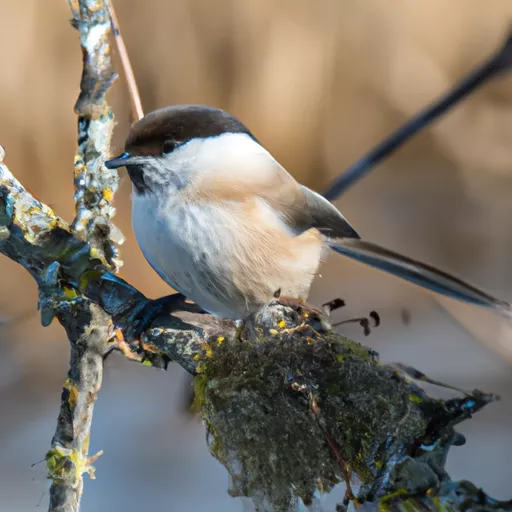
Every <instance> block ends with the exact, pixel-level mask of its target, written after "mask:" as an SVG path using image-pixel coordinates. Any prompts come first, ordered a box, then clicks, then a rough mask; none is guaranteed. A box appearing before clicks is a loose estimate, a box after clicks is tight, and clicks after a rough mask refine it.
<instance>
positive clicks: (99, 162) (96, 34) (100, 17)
mask: <svg viewBox="0 0 512 512" xmlns="http://www.w3.org/2000/svg"><path fill="white" fill-rule="evenodd" d="M69 3H70V6H71V9H72V12H73V20H72V23H73V25H74V26H75V27H76V28H77V29H78V30H79V32H80V44H81V47H82V56H83V68H82V79H81V82H80V95H79V97H78V100H77V102H76V105H75V112H76V113H77V115H78V148H77V152H76V156H75V170H74V182H75V196H74V199H75V203H76V218H75V220H74V222H73V224H72V226H71V232H72V233H73V234H74V235H75V236H76V237H77V238H78V239H80V240H84V241H87V243H88V246H87V249H86V250H87V252H88V253H89V254H91V256H94V257H95V258H96V259H98V260H100V261H101V262H102V264H103V265H105V266H106V267H107V268H109V269H111V270H113V271H116V270H117V269H118V267H119V266H120V261H119V259H118V257H117V256H118V255H117V247H116V244H117V243H121V242H122V235H121V233H120V232H119V231H118V230H117V228H116V227H115V226H114V225H113V224H112V221H111V218H112V217H113V216H114V213H115V209H114V208H113V206H112V205H111V202H112V199H113V196H114V192H115V190H116V189H117V183H118V175H117V173H115V172H110V171H108V170H107V169H106V168H105V167H104V165H103V162H104V156H105V154H106V153H107V151H108V149H109V147H110V139H111V135H112V129H113V126H114V120H113V115H112V112H111V110H110V107H109V106H108V104H107V101H106V93H107V91H108V90H109V89H110V86H111V85H112V83H113V81H114V79H115V75H114V74H113V72H112V64H111V57H110V45H109V40H108V38H109V34H110V19H109V12H108V9H107V6H106V4H105V3H104V2H103V1H93V0H78V1H74V0H71V1H70V2H69ZM17 190H18V191H20V190H21V189H20V188H19V187H18V188H17ZM11 206H12V208H13V211H19V212H20V213H21V212H22V211H23V208H19V207H20V206H21V204H20V203H19V202H18V203H17V204H16V203H14V204H12V205H11ZM43 210H44V208H43ZM25 214H29V213H28V212H25ZM46 214H47V215H52V214H53V212H51V211H47V212H46ZM29 215H30V214H29ZM12 227H14V226H13V225H11V228H12ZM54 227H57V229H60V230H64V229H67V226H65V225H64V223H62V222H61V221H59V220H56V221H55V225H54ZM43 232H44V229H43ZM68 234H69V231H68ZM62 248H63V249H64V251H66V248H65V247H62ZM39 270H40V271H39V272H37V273H36V274H34V275H35V277H37V280H38V283H39V297H40V300H39V307H40V310H41V319H42V321H43V324H47V323H49V322H50V321H51V319H52V318H53V316H54V315H56V316H57V317H58V319H59V321H60V322H61V324H62V325H63V327H64V328H65V329H66V332H67V334H68V338H69V341H70V344H71V358H70V364H69V372H68V378H67V380H66V382H65V383H64V389H63V392H62V397H61V407H60V413H59V419H58V422H57V428H56V430H55V435H54V436H53V439H52V443H51V446H52V447H51V449H50V451H49V452H48V454H47V456H46V460H47V466H48V470H49V477H50V478H51V479H52V485H51V487H50V505H49V509H50V510H51V511H59V512H74V511H78V509H79V505H80V499H81V495H82V488H83V477H82V475H83V473H84V472H87V473H89V474H90V475H91V477H92V476H93V474H94V470H93V468H92V462H93V460H94V459H95V458H96V457H97V456H94V457H89V439H90V434H91V425H92V417H93V410H94V402H95V400H96V397H97V393H98V391H99V389H100V386H101V380H102V375H103V358H104V357H105V355H106V354H107V353H108V352H109V350H110V347H109V346H108V342H109V340H110V339H111V338H112V333H113V325H112V319H111V318H110V317H109V315H108V313H106V312H105V311H104V310H103V309H101V307H99V306H98V305H97V304H94V303H92V302H91V301H90V300H88V299H87V298H85V297H84V296H83V295H82V294H80V293H78V292H77V291H76V290H73V289H71V288H69V287H67V286H62V285H61V282H60V278H61V275H60V265H59V262H58V260H57V259H56V258H53V261H52V262H51V263H50V264H49V265H48V266H47V267H43V268H42V269H39Z"/></svg>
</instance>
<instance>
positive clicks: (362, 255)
mask: <svg viewBox="0 0 512 512" xmlns="http://www.w3.org/2000/svg"><path fill="white" fill-rule="evenodd" d="M329 247H330V248H331V249H332V250H333V251H336V252H338V253H340V254H343V255H344V256H348V257H349V258H352V259H354V260H357V261H360V262H362V263H366V264H367V265H370V266H371V267H375V268H378V269H380V270H383V271H384V272H388V273H390V274H392V275H394V276H397V277H400V278H402V279H405V280H406V281H410V282H411V283H414V284H417V285H419V286H421V287H423V288H426V289H428V290H432V291H434V292H436V293H439V294H441V295H446V296H447V297H451V298H453V299H457V300H460V301H462V302H468V303H470V304H476V305H478V306H483V307H486V308H489V309H492V310H494V311H496V312H497V313H499V314H501V315H503V316H505V317H508V318H509V319H510V318H512V306H511V305H510V304H509V303H508V302H505V301H502V300H499V299H496V298H494V297H492V296H491V295H488V294H487V293H485V292H482V291H481V290H479V289H478V288H475V287H474V286H471V285H470V284H468V283H465V282H464V281H462V280H460V279H458V278H456V277H453V276H451V275H450V274H447V273H446V272H443V271H441V270H438V269H436V268H434V267H431V266H430V265H426V264H425V263H421V262H419V261H416V260H413V259H411V258H408V257H407V256H402V255H401V254H398V253H396V252H393V251H390V250H389V249H385V248H384V247H380V246H379V245H376V244H373V243H371V242H366V241H365V240H358V239H354V238H337V239H334V240H333V239H331V240H329Z"/></svg>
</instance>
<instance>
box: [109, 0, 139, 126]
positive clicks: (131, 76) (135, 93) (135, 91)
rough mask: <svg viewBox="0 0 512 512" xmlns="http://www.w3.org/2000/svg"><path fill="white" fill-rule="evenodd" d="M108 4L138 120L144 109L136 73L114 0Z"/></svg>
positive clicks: (133, 109)
mask: <svg viewBox="0 0 512 512" xmlns="http://www.w3.org/2000/svg"><path fill="white" fill-rule="evenodd" d="M107 5H108V9H109V12H110V20H111V23H112V32H113V34H114V38H115V41H116V46H117V53H118V54H119V58H120V59H121V65H122V66H123V70H124V75H125V78H126V84H127V85H128V92H129V94H130V101H131V104H132V121H138V120H139V119H142V118H143V117H144V110H143V108H142V102H141V99H140V94H139V88H138V87H137V81H136V80H135V73H134V72H133V68H132V64H131V62H130V57H129V56H128V51H127V50H126V46H125V44H124V39H123V35H122V34H121V28H120V26H119V21H118V19H117V14H116V11H115V9H114V0H108V1H107Z"/></svg>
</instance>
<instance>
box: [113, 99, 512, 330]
mask: <svg viewBox="0 0 512 512" xmlns="http://www.w3.org/2000/svg"><path fill="white" fill-rule="evenodd" d="M105 165H106V167H107V168H109V169H115V168H119V167H123V166H124V167H126V169H127V171H128V174H129V176H130V179H131V181H132V185H133V197H132V201H133V205H132V206H133V208H132V223H133V229H134V232H135V236H136V238H137V242H138V244H139V246H140V248H141V250H142V252H143V254H144V256H145V258H146V259H147V261H148V262H149V264H150V265H151V266H152V267H153V268H154V270H155V271H156V272H157V273H158V274H159V275H160V277H161V278H162V279H163V280H164V281H165V282H167V283H168V284H169V285H170V286H172V287H173V288H174V289H175V290H177V291H179V292H181V293H182V294H183V295H185V296H186V297H188V298H189V299H191V300H193V301H194V302H196V303H197V304H198V305H199V306H201V307H202V308H203V309H204V310H206V311H207V312H209V313H212V314H214V315H217V316H219V317H223V318H229V319H232V320H245V319H247V318H248V317H249V316H251V315H253V314H255V313H257V312H258V311H260V310H261V309H262V308H263V307H265V306H266V305H268V304H269V303H270V302H271V301H272V300H273V298H274V297H275V296H276V293H281V294H282V295H284V296H287V297H291V298H294V299H298V300H306V298H307V296H308V293H309V289H310V287H311V283H312V281H313V278H314V276H315V274H316V272H317V270H318V267H319V265H320V262H321V260H322V257H323V256H324V255H325V253H326V251H327V250H329V249H331V250H333V251H336V252H338V253H340V254H343V255H345V256H348V257H350V258H353V259H356V260H358V261H361V262H364V263H366V264H368V265H370V266H372V267H376V268H379V269H381V270H384V271H386V272H389V273H390V274H393V275H395V276H398V277H400V278H402V279H405V280H407V281H411V282H413V283H416V284H418V285H420V286H422V287H424V288H427V289H430V290H433V291H435V292H437V293H440V294H443V295H447V296H449V297H452V298H454V299H458V300H461V301H465V302H469V303H472V304H477V305H480V306H484V307H487V308H490V309H492V310H495V311H497V312H498V313H500V314H503V315H505V316H511V310H512V308H511V306H510V304H508V303H507V302H504V301H501V300H499V299H496V298H494V297H492V296H490V295H488V294H486V293H484V292H482V291H480V290H478V289H476V288H475V287H473V286H471V285H469V284H467V283H465V282H463V281H461V280H460V279H457V278H455V277H452V276H450V275H449V274H446V273H445V272H442V271H440V270H437V269H435V268H433V267H431V266H429V265H426V264H423V263H420V262H418V261H415V260H413V259H410V258H407V257H405V256H402V255H400V254H397V253H395V252H392V251H390V250H388V249H385V248H383V247H380V246H378V245H376V244H373V243H371V242H367V241H365V240H362V239H361V237H360V236H359V235H358V233H357V232H356V230H355V229H354V228H353V227H352V226H351V225H350V224H349V222H348V221H347V220H346V219H345V217H344V216H343V215H342V214H341V213H340V212H339V211H338V209H337V208H336V207H335V206H334V205H333V204H331V203H330V202H329V201H327V200H326V199H324V198H323V197H322V196H320V195H319V194H317V193H315V192H313V191H312V190H310V189H308V188H307V187H305V186H303V185H300V184H299V183H297V181H295V179H294V178H293V177H292V176H291V175H290V174H289V173H288V172H287V171H286V170H285V169H284V168H283V167H282V166H281V165H280V164H279V163H278V162H277V161H276V160H275V159H274V158H273V157H272V155H271V154H270V153H269V152H268V151H267V150H266V149H265V148H263V147H262V146H261V144H259V142H258V141H257V140H256V138H255V137H254V135H253V134H252V133H251V132H250V131H249V130H248V129H247V128H246V127H245V126H244V125H243V124H242V123H241V122H240V121H238V120H237V119H235V118H234V117H233V116H231V115H229V114H228V113H226V112H224V111H222V110H219V109H215V108H210V107H206V106H200V105H184V106H171V107H165V108H162V109H159V110H155V111H153V112H151V113H149V114H147V115H146V116H145V117H144V118H143V119H141V120H140V121H138V122H137V123H135V124H134V125H133V126H132V127H131V130H130V133H129V135H128V138H127V140H126V144H125V152H124V153H123V154H122V155H120V156H118V157H117V158H113V159H111V160H108V161H106V162H105Z"/></svg>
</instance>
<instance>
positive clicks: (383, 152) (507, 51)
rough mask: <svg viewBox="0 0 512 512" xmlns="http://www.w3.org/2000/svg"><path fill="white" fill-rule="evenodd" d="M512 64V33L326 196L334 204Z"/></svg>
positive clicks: (357, 164) (355, 166)
mask: <svg viewBox="0 0 512 512" xmlns="http://www.w3.org/2000/svg"><path fill="white" fill-rule="evenodd" d="M511 65H512V34H510V33H509V34H508V35H507V39H506V41H505V43H504V44H503V45H502V47H501V48H500V49H499V50H498V52H497V53H495V54H493V55H492V57H490V58H489V59H487V60H486V61H485V62H484V63H483V64H481V65H480V66H478V68H477V69H476V70H475V71H473V72H472V73H470V74H469V75H468V76H467V77H466V78H464V79H463V80H462V81H461V82H459V83H458V84H457V85H455V86H454V87H453V88H452V89H451V90H450V91H449V92H447V93H446V94H445V95H444V96H443V97H442V98H440V99H439V100H438V101H436V102H434V103H432V104H431V105H430V106H428V107H427V108H425V109H424V110H423V111H421V112H420V113H419V114H417V115H416V116H414V117H412V118H411V119H409V120H408V121H407V122H406V123H405V124H404V125H402V126H401V127H400V128H399V129H398V130H397V131H396V132H395V133H393V134H391V135H390V136H389V137H387V138H386V139H384V140H383V141H382V142H381V143H380V144H378V145H377V146H375V148H373V149H372V150H371V151H370V152H369V153H368V154H366V155H365V156H363V157H362V158H361V159H360V160H358V161H357V162H356V163H354V164H352V165H351V166H350V167H349V168H348V169H347V170H346V171H345V172H344V173H343V174H342V175H341V176H339V177H338V178H337V179H336V180H334V182H333V183H332V184H331V185H330V186H329V188H328V189H327V191H326V192H325V193H324V197H325V198H326V199H329V201H333V200H335V199H337V198H338V197H340V196H341V195H342V194H343V193H344V192H346V191H347V190H348V189H349V188H350V187H351V186H352V185H355V184H356V183H357V182H358V181H359V180H360V179H361V178H363V177H364V176H366V175H367V174H368V173H370V172H371V171H372V170H373V169H374V168H375V167H376V166H377V164H379V163H380V162H382V161H383V160H384V159H385V158H387V157H389V156H390V155H391V154H392V153H394V152H395V151H396V150H397V149H398V148H400V147H401V146H402V145H403V144H404V143H405V142H407V141H408V140H409V139H411V138H412V137H414V136H415V135H416V134H417V133H419V132H420V131H421V130H423V129H424V128H426V127H427V126H428V125H429V124H430V123H432V122H433V121H434V120H436V119H437V118H439V117H441V116H442V115H443V114H445V113H446V112H448V111H449V110H450V109H452V108H453V107H454V106H455V105H457V103H459V102H460V101H461V100H463V99H464V98H465V97H466V96H468V95H469V94H470V93H472V92H473V91H476V90H477V89H478V88H479V87H482V86H483V85H484V84H486V83H487V82H488V81H489V80H490V79H491V78H494V77H496V76H499V75H500V74H502V73H504V72H506V71H509V70H510V67H511Z"/></svg>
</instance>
